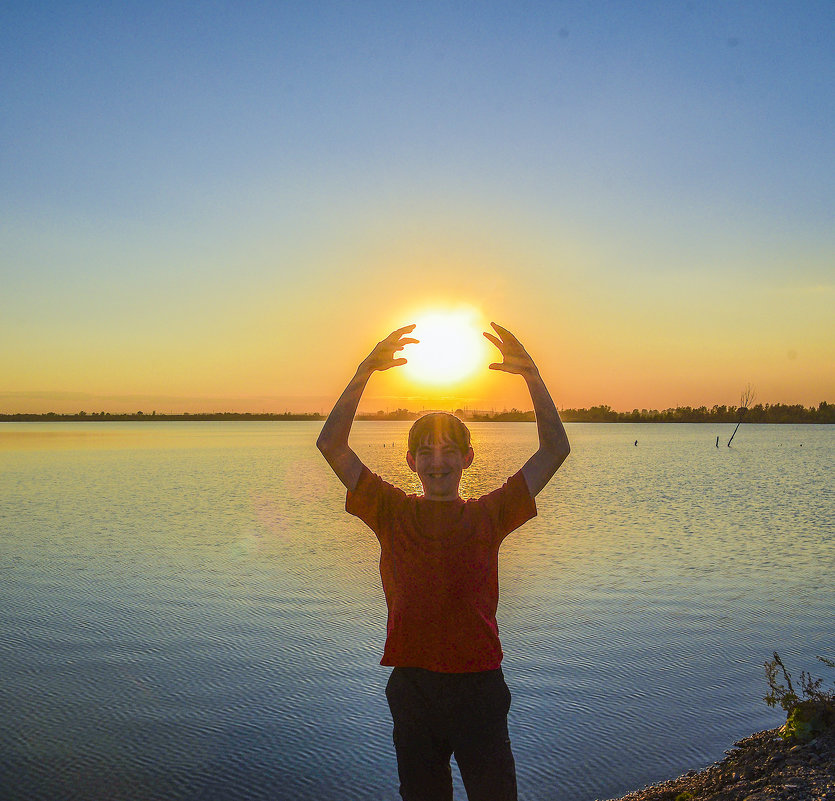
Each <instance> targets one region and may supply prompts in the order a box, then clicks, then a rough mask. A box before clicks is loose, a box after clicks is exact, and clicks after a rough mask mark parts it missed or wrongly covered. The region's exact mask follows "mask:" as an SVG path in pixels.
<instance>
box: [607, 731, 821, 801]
mask: <svg viewBox="0 0 835 801" xmlns="http://www.w3.org/2000/svg"><path fill="white" fill-rule="evenodd" d="M777 732H778V729H771V730H769V731H761V732H759V733H757V734H753V735H751V736H750V737H746V738H745V739H744V740H740V741H739V742H738V743H735V747H734V748H733V749H732V750H730V751H726V752H725V753H726V754H727V756H726V757H725V759H723V760H722V761H721V762H717V763H715V764H713V765H711V766H710V767H708V768H705V769H704V770H703V771H701V772H698V773H697V772H695V771H691V772H690V773H688V774H686V775H685V776H680V777H679V778H678V779H672V780H670V781H666V782H663V783H661V784H654V785H652V786H650V787H645V788H644V789H643V790H638V791H636V792H634V793H629V794H628V795H625V796H622V797H621V798H620V799H617V800H616V801H835V730H830V731H828V732H827V733H826V734H824V735H820V736H819V737H817V738H816V739H814V740H812V741H811V742H809V743H806V744H804V745H794V744H792V743H790V742H786V741H784V740H783V739H782V738H781V737H780V736H779V734H778V733H777ZM688 794H689V795H688Z"/></svg>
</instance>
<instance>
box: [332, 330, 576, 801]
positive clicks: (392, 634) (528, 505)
mask: <svg viewBox="0 0 835 801" xmlns="http://www.w3.org/2000/svg"><path fill="white" fill-rule="evenodd" d="M491 325H492V326H493V328H494V329H495V331H496V334H498V336H494V335H493V334H489V333H485V334H484V336H485V337H487V339H489V340H490V341H491V342H492V343H493V344H494V345H495V346H496V347H497V348H498V349H499V351H500V352H501V354H502V361H501V362H500V363H495V364H491V365H490V369H493V370H502V371H504V372H507V373H515V374H518V375H521V376H522V377H523V378H524V379H525V381H526V383H527V385H528V390H529V391H530V393H531V400H532V401H533V406H534V412H535V414H536V423H537V432H538V434H539V448H538V450H537V451H536V453H534V454H533V456H531V457H530V459H528V461H527V462H525V464H524V465H523V466H522V468H521V470H519V471H518V472H517V473H516V474H515V475H514V476H512V477H511V478H509V479H508V480H507V482H506V483H505V484H504V485H503V486H502V487H500V488H499V489H497V490H494V491H493V492H491V493H489V494H487V495H484V496H483V497H481V498H478V499H470V500H467V501H464V500H462V499H461V497H460V495H459V493H458V488H459V484H460V482H461V474H462V472H463V471H464V470H466V469H467V468H468V467H469V466H470V464H471V463H472V461H473V456H474V454H473V449H472V447H471V446H470V432H469V430H468V429H467V427H466V426H465V425H464V424H463V423H462V422H461V421H460V420H459V419H458V418H457V417H454V416H452V415H447V414H430V415H425V416H424V417H421V418H420V419H419V420H418V421H417V422H416V423H415V424H414V426H413V427H412V430H411V431H410V432H409V444H408V451H407V453H406V461H407V463H408V465H409V467H410V468H411V469H412V470H413V471H415V472H416V473H417V475H418V478H419V479H420V483H421V486H422V487H423V495H406V494H405V493H404V492H402V491H401V490H399V489H397V488H396V487H393V486H392V485H391V484H388V483H387V482H385V481H383V480H382V479H381V478H380V477H379V476H375V475H374V474H373V473H371V472H370V471H369V470H368V468H367V467H366V466H365V465H364V464H363V463H362V462H361V461H360V459H359V457H358V456H357V455H356V453H354V451H353V450H352V449H351V448H350V446H349V445H348V435H349V434H350V431H351V424H352V422H353V419H354V415H355V414H356V411H357V407H358V406H359V402H360V398H361V397H362V393H363V390H364V389H365V386H366V384H367V383H368V380H369V378H370V377H371V375H372V374H373V373H374V372H375V371H377V370H388V369H389V368H391V367H397V366H399V365H402V364H405V363H406V359H404V358H396V357H395V354H397V353H398V352H399V351H401V350H403V348H404V346H406V345H408V344H412V343H416V342H418V340H416V339H413V338H411V337H408V336H407V334H410V333H411V332H412V331H413V330H414V328H415V326H414V325H409V326H405V327H404V328H399V329H398V330H396V331H394V332H392V333H391V334H390V335H389V336H388V337H386V338H385V339H384V340H382V341H381V342H379V343H378V344H377V346H376V347H375V348H374V350H373V351H372V352H371V353H370V355H369V356H368V357H367V358H366V359H365V360H364V361H363V362H362V363H361V364H360V366H359V368H358V369H357V372H356V374H355V375H354V377H353V378H352V379H351V382H350V383H349V384H348V386H347V388H346V389H345V391H344V392H343V393H342V395H341V396H340V398H339V400H338V401H337V402H336V405H335V406H334V408H333V411H331V413H330V415H329V416H328V419H327V420H326V421H325V424H324V426H323V427H322V432H321V434H320V435H319V439H318V441H317V443H316V444H317V446H318V448H319V450H320V451H321V452H322V454H323V455H324V457H325V459H327V461H328V464H329V465H330V466H331V468H333V471H334V472H335V473H336V475H337V476H338V477H339V479H340V480H341V481H342V483H343V484H344V485H345V487H346V488H347V490H348V493H347V499H346V504H345V508H346V510H347V511H348V512H350V513H351V514H354V515H356V516H357V517H359V518H361V519H362V520H363V521H364V522H365V523H366V524H367V525H368V526H369V527H370V528H371V529H372V530H373V531H374V533H375V534H376V535H377V537H378V539H379V540H380V545H381V556H380V575H381V578H382V583H383V591H384V593H385V596H386V604H387V606H388V624H387V629H386V644H385V649H384V652H383V658H382V660H381V664H383V665H388V666H391V667H393V668H394V670H393V671H392V673H391V677H390V678H389V682H388V685H387V687H386V697H387V699H388V702H389V708H390V710H391V715H392V720H393V722H394V745H395V751H396V753H397V768H398V773H399V776H400V795H401V796H402V797H403V799H404V801H449V800H450V799H452V774H451V771H450V762H449V760H450V757H451V756H452V755H453V754H454V755H455V760H456V762H457V763H458V767H459V769H460V770H461V777H462V779H463V780H464V786H465V787H466V790H467V796H468V798H469V799H470V801H510V799H514V800H515V799H516V770H515V765H514V762H513V754H512V752H511V750H510V738H509V737H508V731H507V713H508V710H509V708H510V692H509V691H508V689H507V685H506V684H505V681H504V676H503V674H502V671H501V667H500V664H501V660H502V650H501V645H500V642H499V634H498V627H497V625H496V608H497V605H498V598H499V588H498V552H499V546H500V544H501V542H502V540H503V539H504V537H505V536H507V534H509V533H510V532H511V531H513V530H514V529H516V528H518V527H519V526H521V525H522V524H523V523H524V522H525V521H527V520H529V519H530V518H532V517H534V516H535V515H536V505H535V503H534V497H535V496H536V494H537V493H538V492H539V491H540V490H541V489H542V488H543V487H544V486H545V485H546V484H547V483H548V481H550V479H551V477H552V476H553V475H554V473H555V472H556V471H557V468H559V466H560V465H561V464H562V463H563V461H564V460H565V458H566V457H567V456H568V453H569V445H568V438H567V436H566V434H565V429H564V428H563V425H562V422H561V421H560V417H559V414H558V413H557V409H556V406H554V402H553V401H552V400H551V396H550V395H549V394H548V389H547V388H546V386H545V384H544V382H543V381H542V378H541V377H540V375H539V370H538V369H537V368H536V365H535V364H534V362H533V360H532V359H531V357H530V356H529V355H528V353H527V352H526V351H525V348H524V347H522V344H521V343H520V342H519V340H518V339H516V337H515V336H513V334H511V333H510V332H509V331H508V330H507V329H505V328H502V327H501V326H499V325H496V324H495V323H491Z"/></svg>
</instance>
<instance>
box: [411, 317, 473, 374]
mask: <svg viewBox="0 0 835 801" xmlns="http://www.w3.org/2000/svg"><path fill="white" fill-rule="evenodd" d="M479 319H480V315H479V314H478V313H477V312H476V311H475V310H474V309H455V310H436V311H427V312H424V313H423V314H420V315H418V317H417V318H416V319H415V330H414V332H413V333H412V334H410V335H409V336H413V337H415V338H416V339H419V340H420V342H419V343H418V344H417V345H409V347H408V349H407V351H406V352H405V353H404V355H405V356H406V358H407V359H408V361H407V363H406V365H405V366H404V368H403V370H404V371H405V373H406V374H407V375H408V376H409V377H410V378H411V379H412V380H414V381H417V382H419V383H421V384H434V385H440V384H454V383H457V382H458V381H461V380H463V379H465V378H468V377H469V376H471V375H472V374H473V373H475V372H476V371H477V370H480V369H484V368H486V366H487V364H488V362H489V358H488V353H489V344H488V342H487V340H486V339H485V338H484V337H483V336H482V334H481V330H482V329H481V325H480V324H479Z"/></svg>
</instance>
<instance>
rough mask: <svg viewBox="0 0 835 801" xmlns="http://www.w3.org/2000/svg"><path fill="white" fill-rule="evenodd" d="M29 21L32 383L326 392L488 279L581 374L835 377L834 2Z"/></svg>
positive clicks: (21, 9)
mask: <svg viewBox="0 0 835 801" xmlns="http://www.w3.org/2000/svg"><path fill="white" fill-rule="evenodd" d="M0 21H2V24H0V39H2V48H0V53H2V55H0V68H1V69H2V76H3V78H2V87H3V88H2V90H0V91H1V92H2V106H3V115H2V122H0V182H2V186H3V187H4V191H3V193H2V200H0V203H2V206H1V207H0V218H2V221H0V250H1V251H2V254H1V255H0V276H2V279H3V283H4V284H5V286H6V291H5V292H3V293H2V297H0V336H2V337H3V339H4V340H5V341H10V340H13V341H15V342H16V343H17V345H16V347H15V348H14V352H13V353H11V354H9V353H7V354H6V355H4V356H0V368H2V370H0V406H2V405H8V404H3V403H2V397H3V393H6V396H7V397H10V395H11V394H12V393H14V396H15V398H16V400H15V402H16V403H17V402H19V403H24V404H25V403H28V404H30V406H31V407H32V408H34V407H35V405H37V402H36V401H35V400H34V397H35V396H36V395H38V394H40V395H43V394H49V393H52V397H53V398H54V399H57V398H59V396H60V394H61V393H85V392H89V393H92V394H93V395H96V396H102V397H103V396H107V397H113V398H116V397H121V396H131V397H134V396H141V397H147V398H148V399H153V398H155V397H159V398H163V397H165V398H169V399H170V398H183V399H191V400H190V401H189V402H192V401H193V402H195V403H196V402H199V399H200V398H220V397H223V398H235V399H239V401H240V402H239V403H238V406H243V405H245V403H246V401H245V400H241V399H247V398H258V399H259V401H258V403H262V404H263V403H267V401H264V400H263V399H264V398H270V399H272V400H271V401H269V402H270V403H274V404H277V405H278V406H282V404H283V406H290V407H294V406H298V407H302V406H305V405H307V406H313V407H315V408H319V406H320V405H321V404H322V403H324V402H325V401H324V399H326V398H328V397H330V396H331V395H333V393H334V391H336V390H338V388H339V386H340V384H341V383H344V381H343V379H345V378H347V377H348V375H349V374H350V371H351V370H352V367H353V365H354V364H355V362H356V361H358V359H359V358H361V357H362V356H363V355H364V352H365V351H367V349H368V348H370V346H371V345H372V344H373V342H374V341H376V339H379V338H380V337H381V336H383V335H384V334H385V333H387V331H388V328H387V326H389V325H390V326H391V327H393V326H394V325H397V324H401V323H403V322H408V321H409V320H408V319H403V315H406V314H408V312H409V311H410V310H411V307H412V305H414V304H417V305H421V304H423V305H426V304H430V305H431V304H432V303H440V304H444V303H449V302H458V301H464V302H467V303H473V304H475V305H477V306H479V308H482V309H483V310H484V313H485V315H486V317H485V319H486V318H487V317H490V318H493V319H498V320H499V321H500V322H501V321H504V322H505V323H506V324H508V326H509V327H512V328H515V329H517V333H519V335H520V337H521V338H523V340H524V341H526V342H527V343H528V344H529V349H530V350H531V352H532V353H533V354H534V356H535V358H537V357H538V361H539V362H540V363H541V365H540V366H541V367H542V366H543V365H545V366H547V368H548V371H550V372H552V374H553V375H555V376H556V380H557V382H559V383H564V387H562V390H561V392H560V393H559V394H560V395H561V396H563V397H564V400H565V405H591V404H592V403H599V402H608V403H611V404H612V405H614V406H615V407H616V408H632V406H638V407H641V406H661V407H663V406H666V405H672V404H675V403H693V404H699V403H707V404H708V405H710V404H711V403H714V402H718V403H721V402H733V400H734V398H735V397H736V396H737V395H738V387H737V385H740V386H741V385H742V384H744V383H745V382H746V381H751V382H752V383H754V384H756V385H757V386H758V387H759V388H760V393H761V396H762V399H763V400H771V401H786V402H804V403H807V404H808V403H817V401H819V400H823V399H825V397H826V398H829V399H830V400H832V396H833V394H835V393H833V390H834V389H835V379H833V373H835V369H833V367H835V355H834V354H833V346H832V345H831V344H828V341H829V340H832V339H835V337H833V336H832V334H833V333H835V332H833V325H832V315H831V311H830V309H831V308H832V301H833V299H835V293H834V292H833V284H834V283H835V282H834V281H833V253H835V247H833V246H834V245H835V241H834V240H835V235H833V231H834V230H835V226H833V209H834V208H835V203H833V187H835V167H834V166H833V147H832V144H831V143H832V141H833V140H835V137H833V118H835V114H834V113H833V107H834V106H835V103H833V100H834V99H835V89H833V87H835V80H834V79H835V57H833V51H835V48H833V47H832V42H833V32H835V5H833V4H832V3H831V2H826V3H823V2H822V3H815V2H804V3H799V4H791V5H789V4H785V3H775V2H758V3H754V2H748V3H734V2H721V3H720V2H713V3H711V2H708V3H685V2H653V3H649V2H646V3H641V2H634V3H633V2H629V3H626V2H583V3H579V2H577V3H524V2H521V3H520V2H514V3H489V2H488V3H362V2H359V3H347V2H345V3H317V2H308V3H275V4H270V3H153V2H145V3H122V4H104V3H101V4H96V3H73V4H64V3H61V4H59V3H40V4H29V3H20V2H12V3H6V4H4V5H3V7H2V11H0ZM729 341H731V342H734V343H735V344H736V346H737V347H735V349H734V350H733V352H731V351H730V350H729V349H728V348H727V343H728V342H729ZM555 342H558V343H559V346H558V347H554V345H553V343H555ZM302 343H305V344H304V345H302ZM537 345H539V352H538V354H537V347H536V346H537ZM700 359H703V360H704V361H700ZM682 361H684V362H687V363H688V365H690V367H691V368H692V369H691V370H689V371H684V370H680V369H671V368H672V367H676V366H679V365H680V364H681V362H682ZM311 362H312V363H313V364H311ZM543 372H545V370H543ZM748 373H750V374H748ZM467 392H468V393H469V396H468V399H469V400H470V401H471V403H472V404H476V405H477V404H478V403H480V402H485V403H487V402H493V403H499V404H501V403H504V402H514V403H515V402H517V401H518V402H520V403H523V401H524V396H522V397H521V399H520V397H519V395H518V392H516V390H513V391H510V390H507V391H505V390H504V389H502V388H498V387H497V386H486V385H485V386H484V387H480V388H469V389H468V390H467V391H466V392H465V393H464V394H467ZM827 393H828V394H827ZM379 394H380V398H379V400H378V401H377V405H381V404H383V403H384V402H385V404H386V405H389V404H395V403H398V401H400V400H403V401H404V402H405V400H404V399H406V400H408V399H409V398H412V399H416V398H418V396H420V390H419V388H414V387H413V388H411V389H409V388H407V387H405V386H401V385H400V384H398V383H397V381H396V380H395V379H394V378H392V379H391V380H390V381H389V380H388V379H387V380H386V381H383V382H381V383H380V385H379ZM24 396H25V397H30V396H31V398H30V400H28V401H24V400H21V399H22V398H23V397H24ZM56 402H57V400H56ZM72 402H73V403H74V402H75V399H74V397H73V401H72ZM112 402H113V403H116V401H115V400H114V401H112ZM183 402H184V403H185V402H186V401H183ZM230 402H231V401H230ZM171 403H172V404H174V403H175V402H174V401H171ZM253 403H254V401H253ZM398 405H399V403H398Z"/></svg>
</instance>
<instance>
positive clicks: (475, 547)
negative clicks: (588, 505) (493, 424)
mask: <svg viewBox="0 0 835 801" xmlns="http://www.w3.org/2000/svg"><path fill="white" fill-rule="evenodd" d="M345 509H346V510H347V511H348V512H350V513H351V514H352V515H356V516H357V517H359V518H360V519H361V520H363V521H364V522H365V523H366V524H367V525H368V526H369V528H371V530H372V531H373V532H374V533H375V534H376V535H377V538H378V539H379V540H380V545H381V547H382V553H381V554H380V576H381V578H382V580H383V592H384V593H385V596H386V604H387V605H388V624H387V626H386V647H385V651H384V652H383V658H382V660H381V661H380V664H381V665H390V666H393V667H420V668H426V669H427V670H435V671H438V672H441V673H471V672H474V671H479V670H494V669H495V668H497V667H499V665H500V663H501V661H502V647H501V644H500V642H499V628H498V625H497V624H496V607H497V606H498V602H499V545H501V542H502V540H503V539H504V538H505V537H506V536H507V535H508V534H509V533H510V532H511V531H513V530H514V529H516V528H518V527H519V526H521V525H522V524H523V523H524V522H526V521H527V520H530V519H531V518H532V517H534V516H535V515H536V503H535V502H534V499H533V498H532V497H531V494H530V492H529V491H528V486H527V484H526V483H525V478H524V476H523V475H522V473H521V471H520V472H518V473H516V475H514V476H513V477H512V478H509V479H508V480H507V483H506V484H504V485H503V486H502V487H500V488H499V489H497V490H494V491H493V492H491V493H489V494H487V495H483V496H482V497H481V498H478V499H471V500H467V501H464V500H461V499H460V498H459V499H457V500H454V501H430V500H428V499H426V498H425V497H423V496H422V495H406V493H405V492H403V491H402V490H399V489H397V487H393V486H392V485H391V484H389V483H387V482H385V481H383V479H381V478H380V477H379V476H377V475H374V474H373V473H372V472H371V471H370V470H368V469H367V468H363V471H362V474H361V475H360V479H359V482H358V483H357V487H356V489H355V490H354V491H353V492H348V495H347V499H346V501H345Z"/></svg>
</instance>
